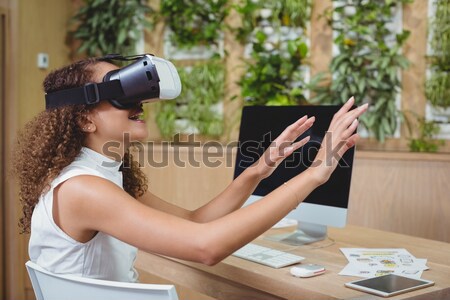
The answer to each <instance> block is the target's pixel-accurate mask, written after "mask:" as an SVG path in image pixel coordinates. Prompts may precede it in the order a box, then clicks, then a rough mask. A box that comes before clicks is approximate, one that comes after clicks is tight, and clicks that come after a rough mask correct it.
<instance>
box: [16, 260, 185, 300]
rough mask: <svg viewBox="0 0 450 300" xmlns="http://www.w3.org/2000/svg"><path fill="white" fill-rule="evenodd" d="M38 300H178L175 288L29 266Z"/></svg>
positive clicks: (27, 264) (32, 264) (34, 265)
mask: <svg viewBox="0 0 450 300" xmlns="http://www.w3.org/2000/svg"><path fill="white" fill-rule="evenodd" d="M25 265H26V267H27V270H28V274H29V275H30V279H31V283H32V285H33V290H34V293H35V294H36V299H37V300H80V299H84V300H119V299H120V300H128V299H130V300H178V295H177V292H176V290H175V287H174V286H173V285H160V284H144V283H127V282H116V281H107V280H99V279H92V278H85V277H77V276H73V275H58V274H53V273H50V272H48V271H46V270H44V269H43V268H41V267H39V266H38V265H36V264H35V263H33V262H31V261H28V262H27V263H26V264H25Z"/></svg>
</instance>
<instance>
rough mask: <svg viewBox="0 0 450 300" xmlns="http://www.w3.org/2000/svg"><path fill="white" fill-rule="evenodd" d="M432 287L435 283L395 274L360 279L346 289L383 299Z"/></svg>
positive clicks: (350, 283) (349, 284)
mask: <svg viewBox="0 0 450 300" xmlns="http://www.w3.org/2000/svg"><path fill="white" fill-rule="evenodd" d="M432 285H434V282H433V281H429V280H424V279H414V278H409V277H404V276H399V275H394V274H389V275H384V276H379V277H373V278H368V279H360V280H356V281H352V282H348V283H346V284H345V286H346V287H349V288H352V289H356V290H359V291H363V292H367V293H371V294H375V295H378V296H382V297H390V296H394V295H398V294H401V293H406V292H409V291H413V290H417V289H421V288H424V287H427V286H432Z"/></svg>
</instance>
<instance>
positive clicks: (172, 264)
mask: <svg viewBox="0 0 450 300" xmlns="http://www.w3.org/2000/svg"><path fill="white" fill-rule="evenodd" d="M274 233H277V230H276V229H272V230H271V231H270V232H268V234H274ZM328 235H329V238H330V239H329V240H327V241H322V242H318V243H315V244H313V245H305V246H300V247H292V246H289V245H283V244H280V243H276V242H271V241H268V240H266V239H263V237H260V238H258V239H257V240H255V243H257V244H260V245H265V246H269V247H273V248H276V249H280V250H285V251H289V252H291V253H294V254H298V255H301V256H304V257H305V258H306V259H305V260H304V261H303V262H304V263H317V264H321V265H324V266H325V267H326V269H327V271H326V273H325V274H324V275H320V276H317V277H312V278H305V279H301V278H296V277H293V276H291V275H290V273H289V267H285V268H281V269H273V268H270V267H266V266H263V265H260V264H256V263H253V262H250V261H246V260H242V259H239V258H237V257H234V256H230V257H228V258H226V259H225V260H223V261H222V262H220V263H219V264H217V265H215V266H213V267H208V266H205V265H202V264H198V263H192V262H186V261H182V260H176V259H170V258H166V257H161V256H157V255H153V254H149V253H145V252H140V253H139V255H138V258H137V260H136V264H135V265H136V267H137V268H138V270H139V272H141V273H149V274H155V275H157V276H159V277H162V278H165V279H168V280H170V281H172V282H174V283H177V284H180V285H182V286H186V287H190V288H191V289H193V290H196V291H199V292H201V293H204V294H207V295H209V296H211V297H214V298H217V299H227V300H229V299H354V300H355V299H360V300H361V299H383V298H381V297H377V296H372V295H369V294H366V293H363V292H359V291H356V290H352V289H349V288H346V287H344V283H346V282H349V281H352V280H356V279H360V278H359V277H349V276H340V275H338V273H339V272H340V271H341V270H342V268H343V267H344V266H345V265H346V264H347V259H346V258H345V256H344V255H343V254H342V252H341V251H340V250H339V248H405V249H407V250H408V251H409V252H410V253H411V254H412V255H414V256H415V257H417V258H426V259H428V263H427V265H428V267H429V268H430V270H428V271H424V273H423V275H422V278H423V279H428V280H432V281H434V282H435V285H434V286H432V287H428V288H425V289H421V290H417V291H413V292H409V293H405V294H401V295H398V296H395V297H390V298H389V299H409V298H414V299H415V300H419V299H450V244H449V243H443V242H438V241H433V240H427V239H422V238H416V237H411V236H406V235H401V234H396V233H389V232H383V231H379V230H374V229H368V228H362V227H355V226H347V227H346V228H344V229H336V228H329V230H328ZM332 240H334V242H333V241H332Z"/></svg>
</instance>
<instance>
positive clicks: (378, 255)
mask: <svg viewBox="0 0 450 300" xmlns="http://www.w3.org/2000/svg"><path fill="white" fill-rule="evenodd" d="M341 251H342V253H344V255H345V257H346V258H347V260H348V261H349V263H348V264H347V265H346V266H345V267H344V269H342V271H341V272H340V273H339V275H347V276H359V277H367V278H368V277H375V276H381V275H386V274H397V275H402V276H407V277H412V278H417V279H418V278H420V277H421V276H422V272H423V271H424V270H428V267H427V266H426V263H427V260H426V259H422V258H415V257H414V256H413V255H412V254H411V253H409V252H408V251H407V250H406V249H400V248H392V249H377V248H341Z"/></svg>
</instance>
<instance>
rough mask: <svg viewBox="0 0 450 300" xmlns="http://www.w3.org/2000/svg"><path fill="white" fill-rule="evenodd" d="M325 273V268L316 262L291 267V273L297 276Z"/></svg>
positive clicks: (303, 276)
mask: <svg viewBox="0 0 450 300" xmlns="http://www.w3.org/2000/svg"><path fill="white" fill-rule="evenodd" d="M323 273H325V268H324V267H323V266H321V265H316V264H305V265H296V266H293V267H292V268H291V274H292V275H293V276H295V277H301V278H307V277H313V276H317V275H321V274H323Z"/></svg>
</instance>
